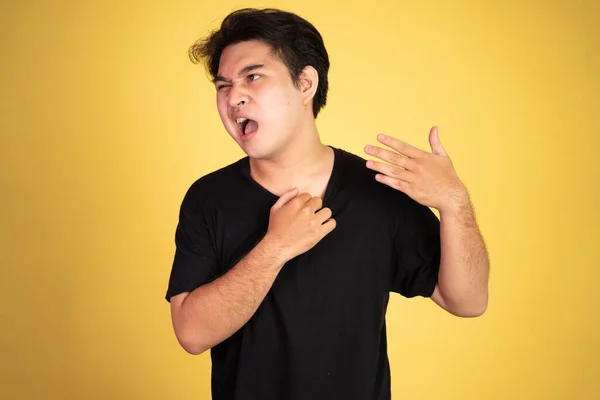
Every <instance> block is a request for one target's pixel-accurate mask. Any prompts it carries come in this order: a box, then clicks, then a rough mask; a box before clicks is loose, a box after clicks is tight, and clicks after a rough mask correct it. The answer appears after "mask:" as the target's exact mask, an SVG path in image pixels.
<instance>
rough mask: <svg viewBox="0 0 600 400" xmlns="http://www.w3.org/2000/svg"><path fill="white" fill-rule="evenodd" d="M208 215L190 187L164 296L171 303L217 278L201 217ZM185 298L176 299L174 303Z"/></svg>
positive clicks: (207, 226) (212, 250) (213, 254)
mask: <svg viewBox="0 0 600 400" xmlns="http://www.w3.org/2000/svg"><path fill="white" fill-rule="evenodd" d="M206 212H210V207H208V206H207V205H206V204H205V202H203V201H202V200H201V198H200V195H199V193H198V190H194V186H192V188H190V190H189V191H188V193H186V196H185V198H184V200H183V202H182V204H181V208H180V212H179V221H178V223H177V228H176V231H175V255H174V259H173V264H172V267H171V273H170V276H169V282H168V288H167V293H166V299H167V301H170V302H172V301H173V300H175V297H176V296H177V295H180V294H184V293H188V294H189V292H192V291H193V290H194V289H196V288H197V287H199V286H201V285H203V284H205V283H208V282H210V281H212V280H214V279H215V278H216V277H217V276H218V271H219V264H218V258H217V255H216V252H215V247H214V245H213V241H212V237H213V236H214V235H212V234H211V226H210V224H209V223H208V222H207V219H206V216H205V213H206ZM181 298H185V296H181V297H178V299H181Z"/></svg>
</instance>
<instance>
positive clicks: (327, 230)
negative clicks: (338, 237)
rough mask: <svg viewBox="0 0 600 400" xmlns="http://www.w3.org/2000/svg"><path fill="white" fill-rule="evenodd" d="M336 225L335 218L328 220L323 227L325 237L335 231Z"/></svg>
mask: <svg viewBox="0 0 600 400" xmlns="http://www.w3.org/2000/svg"><path fill="white" fill-rule="evenodd" d="M336 226H337V222H336V221H335V219H333V218H330V219H329V220H328V221H327V222H325V223H324V224H323V225H322V228H321V229H322V230H323V232H324V235H323V237H325V236H327V234H328V233H330V232H331V231H333V230H334V229H335V227H336Z"/></svg>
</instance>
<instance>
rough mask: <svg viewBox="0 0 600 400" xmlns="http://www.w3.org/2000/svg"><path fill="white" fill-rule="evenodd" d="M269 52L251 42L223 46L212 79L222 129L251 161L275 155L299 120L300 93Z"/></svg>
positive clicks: (286, 71) (288, 140)
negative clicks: (214, 75) (215, 74)
mask: <svg viewBox="0 0 600 400" xmlns="http://www.w3.org/2000/svg"><path fill="white" fill-rule="evenodd" d="M270 51H271V48H270V47H269V46H268V45H267V44H265V43H263V42H260V41H255V40H253V41H246V42H241V43H238V44H234V45H231V46H228V47H227V48H225V50H224V51H223V53H222V54H221V60H220V63H219V72H218V76H217V77H216V78H215V87H216V89H217V108H218V110H219V115H220V117H221V120H222V121H223V125H224V126H225V129H226V130H227V132H229V134H230V135H231V137H232V138H233V139H234V140H235V141H236V142H237V143H238V145H239V146H240V147H241V148H242V150H243V151H244V152H245V153H246V154H247V155H248V156H250V157H252V158H256V159H260V158H271V157H274V156H276V155H277V154H278V153H279V151H280V150H281V149H282V148H283V147H284V146H286V145H288V144H289V143H290V142H291V141H292V140H293V139H294V133H298V130H299V128H300V127H301V123H302V118H303V109H304V105H303V102H302V96H301V92H300V90H298V89H297V88H296V87H295V86H294V84H293V82H292V78H291V76H290V73H289V71H288V69H287V67H286V66H285V64H283V63H282V62H281V61H279V60H278V59H276V58H275V57H274V56H273V55H272V54H271V53H270ZM304 118H305V117H304Z"/></svg>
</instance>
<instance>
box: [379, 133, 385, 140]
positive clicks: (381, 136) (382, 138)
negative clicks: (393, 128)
mask: <svg viewBox="0 0 600 400" xmlns="http://www.w3.org/2000/svg"><path fill="white" fill-rule="evenodd" d="M377 138H378V139H379V140H385V135H382V134H380V135H379V136H377Z"/></svg>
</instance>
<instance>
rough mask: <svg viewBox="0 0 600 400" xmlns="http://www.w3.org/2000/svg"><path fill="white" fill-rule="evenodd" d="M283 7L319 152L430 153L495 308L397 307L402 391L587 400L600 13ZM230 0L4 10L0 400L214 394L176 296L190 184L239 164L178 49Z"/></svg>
mask: <svg viewBox="0 0 600 400" xmlns="http://www.w3.org/2000/svg"><path fill="white" fill-rule="evenodd" d="M598 4H599V3H598V2H595V1H579V2H568V1H562V2H559V1H550V2H548V1H537V2H531V1H528V2H520V1H510V2H475V1H472V2H453V1H448V2H441V1H437V2H432V1H425V2H417V1H411V2H402V1H400V2H398V1H391V0H390V1H386V2H381V1H380V2H377V1H369V2H366V3H363V2H357V1H354V2H345V3H340V4H339V5H334V3H333V2H331V3H326V2H323V1H314V0H309V1H303V2H292V1H274V2H272V3H252V4H251V5H253V6H275V7H282V8H286V9H289V10H292V11H294V12H297V13H299V14H300V15H302V16H304V17H306V18H307V19H309V20H310V21H312V22H313V23H314V24H315V25H316V26H317V28H318V29H319V30H320V31H321V32H322V34H323V36H324V39H325V41H326V45H327V48H328V50H329V54H330V57H331V62H332V67H331V71H330V81H331V89H330V94H329V102H328V105H327V107H326V109H325V110H324V111H323V113H322V115H320V116H319V119H318V126H319V129H320V132H321V134H322V138H323V141H324V142H326V143H328V144H332V145H335V146H337V147H342V148H345V149H347V150H349V151H352V152H355V153H357V154H360V155H363V156H365V154H364V153H363V152H362V149H363V146H364V145H365V144H367V143H375V136H376V134H377V133H380V132H385V133H388V134H390V135H394V136H397V137H399V138H402V139H404V140H406V141H408V142H410V143H412V144H414V145H416V146H418V147H420V148H423V149H429V147H428V142H427V134H428V132H429V128H430V127H431V126H432V125H434V124H437V125H439V127H440V131H439V132H440V138H441V141H442V143H443V144H444V145H445V147H446V150H447V151H448V152H449V154H450V155H451V157H452V159H453V161H454V164H455V167H456V168H457V170H458V172H459V174H460V176H461V177H462V179H463V180H464V182H465V183H466V184H467V185H468V187H469V189H470V193H471V195H472V199H473V201H474V203H475V207H476V211H477V215H478V219H479V223H480V227H481V229H482V231H483V233H484V236H485V240H486V242H487V245H488V247H489V251H490V254H491V260H492V275H491V293H490V304H489V308H488V311H487V313H486V314H485V315H484V316H483V317H482V318H478V319H459V318H456V317H452V316H451V315H449V314H447V313H445V312H444V311H442V310H441V309H439V308H437V307H436V306H435V305H434V304H433V303H432V302H431V301H429V300H426V299H414V300H406V299H403V298H401V297H399V296H393V297H392V301H391V304H390V307H389V312H388V323H389V335H388V337H389V342H390V343H389V351H390V358H391V363H392V379H393V384H392V391H393V395H394V398H397V399H457V400H458V399H461V400H462V399H598V398H600V383H598V382H599V381H598V379H599V378H600V361H599V360H600V349H599V335H598V322H599V315H600V311H599V310H598V307H599V306H600V301H599V300H600V297H599V295H598V289H597V288H598V280H599V278H600V273H599V272H598V271H599V269H600V265H599V264H598V258H599V255H600V252H599V250H598V249H599V247H600V246H599V245H598V243H597V241H598V238H599V235H598V233H597V227H598V225H599V224H600V219H599V217H598V212H597V206H598V204H599V200H600V196H599V193H600V190H599V188H598V186H599V182H600V168H599V167H598V164H597V162H598V161H597V159H596V157H598V154H599V150H600V139H599V133H598V127H597V124H598V117H599V116H600V112H599V111H600V106H599V101H598V93H599V92H600V78H599V74H600V58H599V55H598V54H599V50H600V28H599V26H598V24H597V18H598V16H600V6H599V5H598ZM247 5H249V3H243V2H235V1H227V0H225V1H218V2H214V1H212V2H208V1H194V2H192V1H171V2H164V1H141V0H139V1H129V2H121V1H84V2H78V1H46V2H44V1H29V2H25V1H21V2H19V1H13V2H8V1H3V2H2V6H1V20H0V41H1V42H0V44H1V46H0V57H1V63H0V65H1V66H0V69H1V76H2V80H1V98H0V107H1V108H0V131H1V143H0V157H1V165H0V179H1V180H0V183H1V192H0V235H1V236H0V246H1V248H0V263H1V264H0V265H1V267H2V271H1V273H2V274H1V279H0V296H1V297H0V300H1V306H0V322H1V324H2V327H1V329H0V335H1V336H0V349H1V353H0V367H1V370H0V398H2V399H142V398H143V399H167V398H168V399H208V398H209V393H210V386H209V384H210V358H209V354H208V353H205V354H203V355H201V356H198V357H194V356H190V355H188V354H187V353H185V352H184V351H183V350H182V349H181V348H180V347H179V345H178V344H177V343H176V340H175V337H174V335H173V332H172V328H171V325H170V317H169V309H168V303H167V302H166V301H165V300H164V299H163V297H164V293H165V290H166V285H167V280H168V274H169V271H170V266H171V261H172V256H173V251H174V242H173V238H174V229H175V226H176V219H177V213H178V208H179V205H180V202H181V199H182V196H183V194H184V192H185V191H186V190H187V188H188V187H189V185H190V184H191V183H192V182H193V181H194V180H195V179H197V178H198V177H199V176H201V175H203V174H205V173H208V172H210V171H212V170H214V169H216V168H219V167H221V166H224V165H226V164H228V163H230V162H233V161H235V160H237V159H238V158H240V157H242V156H243V154H242V153H241V151H240V150H239V149H238V148H237V146H236V145H235V143H234V142H233V141H232V140H231V139H230V138H229V136H228V135H227V134H226V132H225V130H224V129H223V127H222V126H221V123H220V120H219V118H218V115H217V112H216V107H215V95H214V90H213V88H212V86H211V84H210V83H209V82H208V80H207V79H206V75H205V72H204V70H203V69H202V67H200V66H194V65H193V64H191V63H190V62H189V61H188V59H187V55H186V51H187V48H188V46H189V45H190V44H192V43H193V41H194V40H196V39H197V38H198V37H200V36H203V35H204V34H205V33H206V32H207V30H208V29H209V28H214V27H216V26H217V24H218V22H219V21H220V19H222V18H223V17H224V16H225V15H226V14H227V13H228V12H229V11H232V10H233V9H235V8H238V7H241V6H247Z"/></svg>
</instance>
